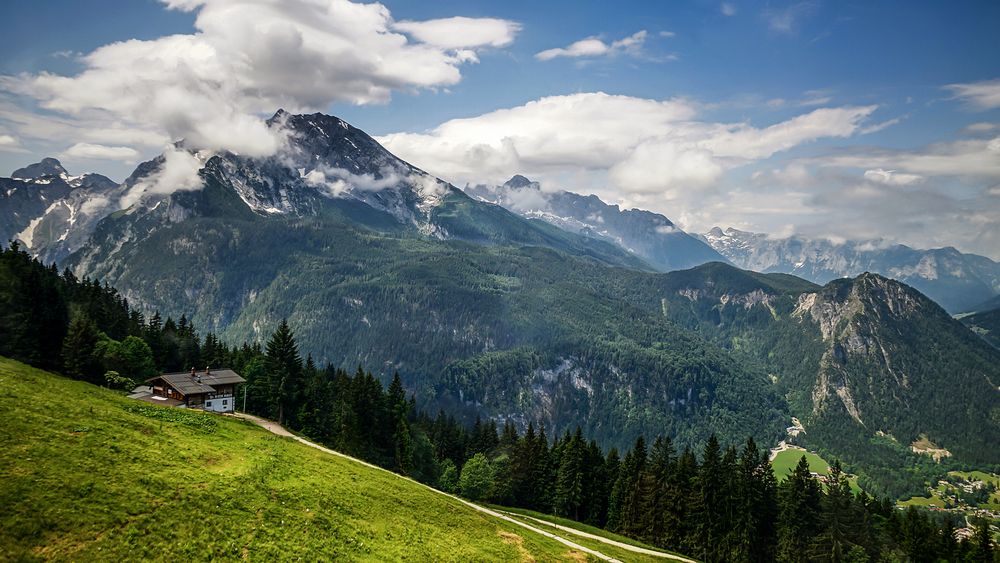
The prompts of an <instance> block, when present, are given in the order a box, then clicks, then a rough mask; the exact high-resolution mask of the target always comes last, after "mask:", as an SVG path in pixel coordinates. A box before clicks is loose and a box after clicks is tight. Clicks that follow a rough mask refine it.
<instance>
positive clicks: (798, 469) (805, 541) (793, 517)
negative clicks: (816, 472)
mask: <svg viewBox="0 0 1000 563" xmlns="http://www.w3.org/2000/svg"><path fill="white" fill-rule="evenodd" d="M822 496H823V490H822V488H821V487H820V484H819V482H818V481H817V480H816V478H815V477H813V476H812V472H811V470H810V469H809V462H808V461H807V460H806V456H802V458H801V459H799V463H798V465H796V466H795V469H794V470H793V471H792V473H791V474H790V475H789V476H788V478H786V479H785V480H784V482H782V483H781V485H780V486H779V487H778V498H779V513H778V545H777V558H778V561H782V562H785V563H806V562H807V561H809V551H810V546H811V544H812V542H813V539H814V538H815V537H816V534H817V532H818V530H819V524H820V513H821V510H822V508H821V506H820V503H821V499H822Z"/></svg>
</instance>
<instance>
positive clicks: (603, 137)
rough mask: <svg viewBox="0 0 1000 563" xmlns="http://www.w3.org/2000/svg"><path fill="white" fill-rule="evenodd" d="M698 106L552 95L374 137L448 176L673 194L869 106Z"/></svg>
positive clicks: (842, 127)
mask: <svg viewBox="0 0 1000 563" xmlns="http://www.w3.org/2000/svg"><path fill="white" fill-rule="evenodd" d="M698 108H699V106H698V105H697V104H695V103H693V102H690V101H687V100H681V99H672V100H662V101H660V100H650V99H645V98H636V97H630V96H615V95H609V94H605V93H601V92H597V93H583V94H573V95H567V96H550V97H545V98H541V99H539V100H535V101H532V102H529V103H527V104H525V105H523V106H518V107H514V108H509V109H502V110H497V111H494V112H490V113H487V114H484V115H480V116H478V117H472V118H467V119H455V120H451V121H447V122H445V123H443V124H441V125H439V126H438V127H436V128H434V129H433V130H431V131H429V132H427V133H398V134H392V135H386V136H384V137H381V138H380V139H379V140H380V141H381V142H382V143H383V144H385V145H386V146H387V147H388V148H389V149H390V150H391V151H393V152H395V153H396V154H398V155H400V156H401V157H403V158H405V159H407V160H409V161H410V162H413V163H414V164H417V165H419V166H422V167H425V168H427V169H429V170H430V171H431V172H433V173H434V174H436V175H438V176H440V177H443V178H448V179H450V180H453V181H459V182H469V183H478V182H482V181H489V182H494V183H499V182H501V181H502V180H504V179H506V178H509V177H510V176H511V175H512V174H515V173H525V174H528V175H529V176H531V177H533V178H534V177H538V178H541V179H545V180H549V181H556V182H557V183H558V182H560V181H561V182H563V183H564V184H565V183H566V182H567V181H570V180H572V181H574V182H582V183H584V184H585V185H589V186H596V185H600V184H602V183H606V182H610V184H611V187H613V188H615V189H616V192H617V194H618V195H625V196H640V195H647V196H648V195H652V194H658V195H659V196H662V197H668V198H669V197H677V196H678V195H680V194H681V192H692V193H694V192H696V191H697V190H698V189H700V188H705V187H708V186H711V185H712V184H713V183H715V182H716V181H717V180H718V179H719V178H720V177H721V176H722V174H723V173H724V172H725V171H726V170H729V169H732V168H735V167H739V166H742V165H745V164H748V163H751V162H754V161H757V160H761V159H764V158H768V157H770V156H772V155H774V154H776V153H778V152H781V151H785V150H788V149H790V148H793V147H795V146H798V145H801V144H803V143H807V142H810V141H814V140H816V139H820V138H825V137H847V136H850V135H852V134H854V133H855V132H857V131H858V129H859V127H860V126H861V124H862V123H863V122H864V121H865V119H867V117H868V116H869V115H870V114H871V113H872V112H873V111H874V110H875V106H863V107H845V108H823V109H817V110H813V111H811V112H809V113H806V114H803V115H800V116H797V117H794V118H792V119H790V120H788V121H784V122H780V123H775V124H772V125H770V126H767V127H764V128H758V127H754V126H752V125H750V124H748V123H736V124H731V123H712V122H705V121H698V120H697V119H696V118H697V114H698Z"/></svg>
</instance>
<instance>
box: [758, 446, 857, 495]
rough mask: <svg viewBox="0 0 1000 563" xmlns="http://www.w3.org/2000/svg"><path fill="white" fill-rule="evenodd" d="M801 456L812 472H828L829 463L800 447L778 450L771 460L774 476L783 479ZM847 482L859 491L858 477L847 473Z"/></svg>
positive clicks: (854, 489) (853, 489)
mask: <svg viewBox="0 0 1000 563" xmlns="http://www.w3.org/2000/svg"><path fill="white" fill-rule="evenodd" d="M802 456H806V461H808V462H809V470H810V471H812V472H813V473H818V474H820V475H826V474H828V473H829V472H830V464H829V463H827V461H826V460H825V459H823V458H821V457H820V456H819V454H815V453H813V452H809V451H806V450H800V449H788V450H784V451H782V452H779V453H778V455H776V456H775V457H774V459H773V460H771V468H772V469H773V470H774V476H775V477H777V478H778V481H784V480H785V478H786V477H788V474H789V473H791V472H792V470H793V469H795V466H796V465H798V464H799V460H800V459H802ZM847 480H848V482H849V483H850V484H851V490H852V491H854V493H855V494H857V493H858V492H859V491H861V487H859V486H858V478H857V477H856V476H854V475H849V476H848V478H847Z"/></svg>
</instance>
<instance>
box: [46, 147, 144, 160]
mask: <svg viewBox="0 0 1000 563" xmlns="http://www.w3.org/2000/svg"><path fill="white" fill-rule="evenodd" d="M61 156H63V157H66V158H82V159H87V160H120V161H123V162H135V160H136V158H138V157H139V152H138V151H136V150H135V149H133V148H131V147H109V146H106V145H95V144H93V143H77V144H75V145H73V146H72V147H70V148H68V149H66V150H65V151H63V153H62V155H61Z"/></svg>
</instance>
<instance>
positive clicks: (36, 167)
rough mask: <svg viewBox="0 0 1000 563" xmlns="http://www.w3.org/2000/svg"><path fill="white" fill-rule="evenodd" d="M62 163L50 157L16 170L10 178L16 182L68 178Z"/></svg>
mask: <svg viewBox="0 0 1000 563" xmlns="http://www.w3.org/2000/svg"><path fill="white" fill-rule="evenodd" d="M68 175H69V173H68V172H66V169H65V168H63V165H62V163H60V162H59V161H58V160H57V159H55V158H52V157H47V158H43V159H42V160H41V162H36V163H34V164H29V165H28V166H25V167H24V168H18V169H17V170H15V171H14V172H13V173H12V174H11V175H10V177H11V178H14V179H17V180H38V179H40V178H44V177H46V176H68Z"/></svg>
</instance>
